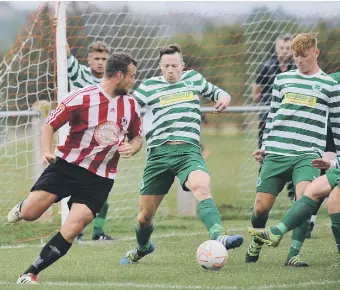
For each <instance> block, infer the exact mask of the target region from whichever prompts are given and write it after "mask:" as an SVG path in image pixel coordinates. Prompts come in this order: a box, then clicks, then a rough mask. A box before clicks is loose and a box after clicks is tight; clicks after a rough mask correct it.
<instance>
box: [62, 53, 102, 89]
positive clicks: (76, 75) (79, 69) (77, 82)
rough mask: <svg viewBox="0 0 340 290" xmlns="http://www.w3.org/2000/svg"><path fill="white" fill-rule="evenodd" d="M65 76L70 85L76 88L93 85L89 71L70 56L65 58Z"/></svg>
mask: <svg viewBox="0 0 340 290" xmlns="http://www.w3.org/2000/svg"><path fill="white" fill-rule="evenodd" d="M67 76H68V79H69V81H70V83H71V84H72V85H73V86H74V87H76V88H83V87H85V86H87V85H93V84H95V82H94V80H93V76H92V74H91V70H90V69H89V68H88V67H87V66H85V65H82V64H79V62H78V60H77V59H76V58H75V57H74V56H73V55H71V56H70V57H69V58H67Z"/></svg>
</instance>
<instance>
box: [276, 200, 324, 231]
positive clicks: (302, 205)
mask: <svg viewBox="0 0 340 290" xmlns="http://www.w3.org/2000/svg"><path fill="white" fill-rule="evenodd" d="M318 205H319V202H317V201H314V200H313V199H311V198H309V197H307V196H305V195H304V196H302V197H301V198H300V199H299V200H298V201H296V202H295V203H294V204H293V206H292V207H291V208H290V210H289V211H288V212H287V213H286V215H285V216H284V217H283V219H282V220H281V222H280V223H279V224H278V225H276V226H274V227H271V228H270V231H271V232H272V233H273V234H274V235H282V236H283V235H284V234H285V233H287V232H289V231H291V230H293V229H295V228H297V227H298V226H300V225H301V224H303V223H305V222H306V221H307V219H309V218H310V216H311V215H312V214H313V213H314V212H315V210H316V209H317V207H318Z"/></svg>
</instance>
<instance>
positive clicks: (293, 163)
mask: <svg viewBox="0 0 340 290" xmlns="http://www.w3.org/2000/svg"><path fill="white" fill-rule="evenodd" d="M315 158H319V156H318V155H317V154H315V155H314V154H304V155H300V156H283V155H276V154H268V155H266V157H265V158H264V161H263V164H262V167H261V170H260V174H259V178H258V180H257V186H256V192H265V193H271V194H273V195H276V196H277V195H278V194H279V193H280V192H281V191H282V189H283V187H284V186H285V184H286V183H287V181H290V180H293V183H294V186H296V185H297V184H298V183H299V182H301V181H313V180H314V179H315V178H317V177H319V176H320V170H319V169H317V168H315V167H313V166H312V164H311V162H312V160H313V159H315Z"/></svg>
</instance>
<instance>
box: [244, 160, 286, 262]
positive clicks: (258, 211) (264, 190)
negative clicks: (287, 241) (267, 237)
mask: <svg viewBox="0 0 340 290" xmlns="http://www.w3.org/2000/svg"><path fill="white" fill-rule="evenodd" d="M289 168H290V159H289V158H287V157H285V156H275V155H268V156H266V158H265V159H264V161H263V164H262V166H261V171H260V173H259V178H258V182H257V187H256V192H257V193H256V197H255V203H254V208H253V214H252V217H251V224H252V226H253V228H265V227H266V224H267V220H268V215H269V212H270V210H271V209H272V207H273V205H274V203H275V200H276V197H277V195H278V194H279V193H280V192H281V190H282V189H283V187H284V185H285V183H286V178H287V177H286V175H287V171H289ZM262 246H263V242H262V241H261V240H260V239H258V238H256V237H254V238H253V240H252V242H251V243H250V245H249V247H248V250H247V252H246V257H245V262H246V263H252V262H257V261H258V259H259V255H260V252H261V249H262Z"/></svg>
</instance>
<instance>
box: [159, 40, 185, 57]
mask: <svg viewBox="0 0 340 290" xmlns="http://www.w3.org/2000/svg"><path fill="white" fill-rule="evenodd" d="M176 52H178V53H179V54H180V55H181V57H182V52H181V47H180V46H179V44H171V45H168V46H165V47H163V48H162V49H161V50H160V51H159V59H161V58H162V56H163V55H164V54H175V53H176Z"/></svg>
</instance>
